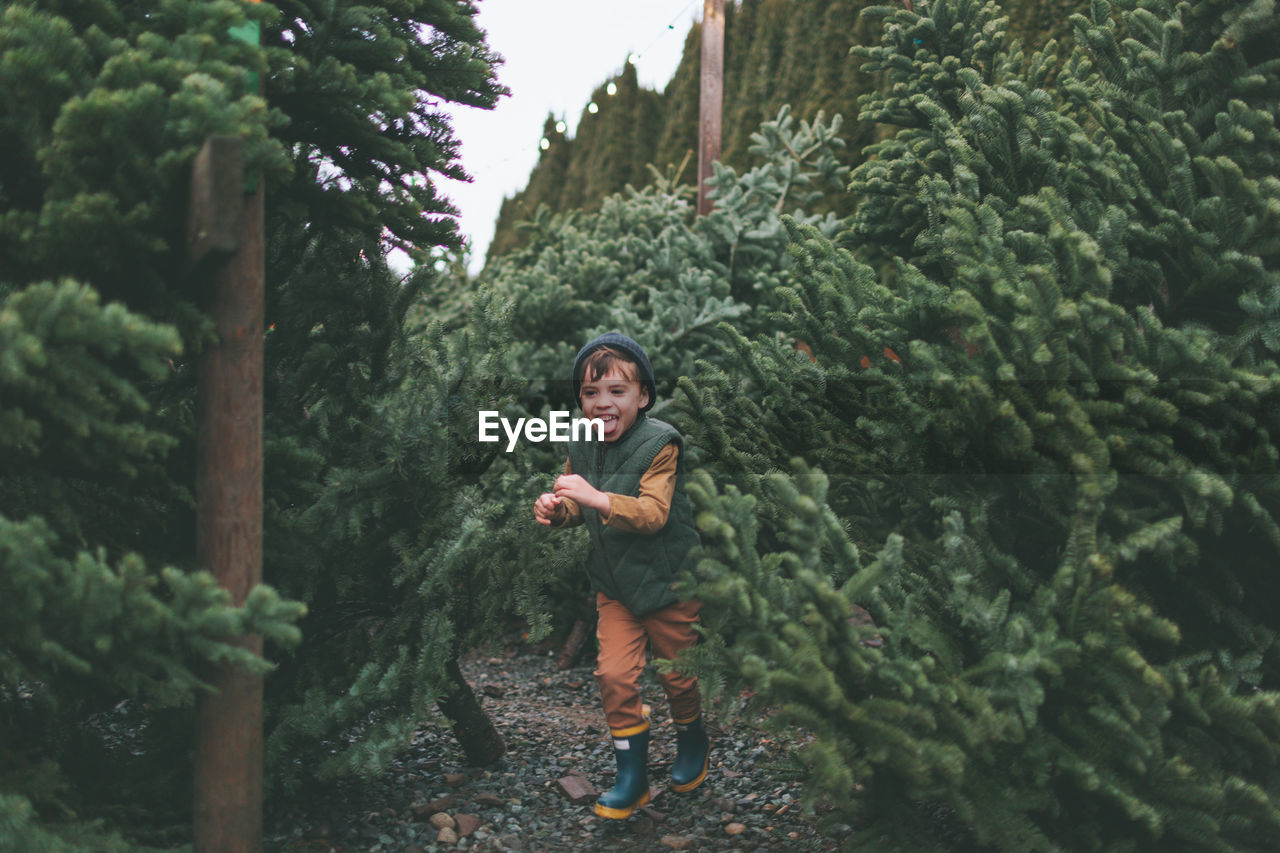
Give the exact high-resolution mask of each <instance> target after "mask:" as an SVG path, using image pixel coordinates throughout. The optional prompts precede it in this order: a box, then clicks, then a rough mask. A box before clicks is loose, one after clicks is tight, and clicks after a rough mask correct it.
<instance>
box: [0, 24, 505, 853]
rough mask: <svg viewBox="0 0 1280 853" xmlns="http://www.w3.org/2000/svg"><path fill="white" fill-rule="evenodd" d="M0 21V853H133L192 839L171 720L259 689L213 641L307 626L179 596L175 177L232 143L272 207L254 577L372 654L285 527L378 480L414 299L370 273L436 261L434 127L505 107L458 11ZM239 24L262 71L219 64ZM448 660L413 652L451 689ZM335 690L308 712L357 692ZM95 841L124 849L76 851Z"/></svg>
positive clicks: (191, 300) (186, 318) (306, 534)
mask: <svg viewBox="0 0 1280 853" xmlns="http://www.w3.org/2000/svg"><path fill="white" fill-rule="evenodd" d="M2 14H3V16H4V17H3V26H0V68H2V69H3V72H0V73H2V76H3V78H4V80H5V86H4V91H3V92H0V130H3V131H4V132H3V134H2V137H3V138H2V141H0V154H2V155H3V156H0V299H2V300H3V305H2V306H0V365H3V366H2V367H0V423H2V424H3V435H2V436H0V448H3V449H2V450H0V453H3V459H4V464H3V465H2V466H0V503H2V504H3V505H4V511H3V518H2V519H0V526H2V528H3V530H2V532H0V560H2V561H3V577H4V580H3V581H2V582H0V583H3V585H4V591H5V592H6V593H8V599H7V602H8V604H7V609H6V611H5V614H6V615H5V622H4V628H3V631H4V634H5V643H4V645H5V653H4V655H3V656H0V660H2V661H3V670H2V674H0V754H3V756H4V761H3V764H4V767H5V770H4V774H3V777H2V778H0V809H2V810H3V811H2V814H0V847H4V848H5V849H9V848H11V847H12V848H13V849H55V848H56V847H57V844H58V843H60V842H57V839H58V838H64V839H66V844H67V845H68V849H70V845H76V844H81V845H83V846H85V847H87V848H89V849H105V848H106V847H108V846H109V845H111V844H116V845H117V846H130V847H132V845H133V844H136V843H138V841H137V837H136V835H137V834H138V833H145V832H146V830H147V828H148V827H149V826H152V825H154V824H156V823H169V824H175V823H176V824H180V823H181V822H182V821H184V820H185V819H186V814H187V813H188V811H189V808H190V797H189V794H187V793H185V792H186V791H188V790H189V784H190V765H189V764H188V762H187V761H186V759H185V756H186V755H187V754H188V752H189V749H190V731H191V721H190V718H189V716H188V715H187V714H186V713H185V706H187V705H189V703H190V701H191V699H192V697H193V695H194V693H195V692H196V691H197V690H199V689H202V687H203V676H204V674H205V673H206V672H207V668H208V666H209V665H210V664H212V663H222V662H231V663H234V664H237V665H243V666H248V667H253V668H256V669H258V670H259V671H262V670H264V669H265V668H266V663H265V661H263V660H261V659H256V658H253V657H251V656H248V655H246V654H244V653H243V652H241V651H238V647H237V646H235V645H229V644H227V642H226V641H227V640H231V639H234V638H235V637H237V636H239V635H241V634H243V633H247V632H258V633H261V634H263V635H264V636H265V637H266V638H267V639H268V640H269V641H272V645H269V646H268V656H269V657H279V656H280V651H281V644H283V643H287V644H289V645H294V644H296V643H297V641H298V632H297V629H296V627H294V623H295V622H297V621H298V619H299V617H300V615H301V613H302V607H301V606H300V605H299V604H297V603H291V602H285V601H282V600H281V599H280V598H279V597H278V596H277V595H276V594H275V593H274V592H272V591H271V589H269V588H267V587H263V588H261V589H259V590H258V591H256V592H254V593H252V594H251V595H250V597H249V600H248V602H246V604H245V606H244V607H243V608H240V609H236V608H232V607H230V606H229V605H228V603H227V599H226V596H225V593H223V592H222V591H221V590H220V589H218V588H217V587H216V585H214V584H213V582H212V580H211V579H210V578H209V577H208V576H207V575H204V574H202V573H198V572H194V571H192V568H193V567H192V563H193V560H194V541H193V540H194V524H193V513H194V501H193V498H192V483H193V481H194V474H193V468H194V466H193V464H192V456H193V443H194V422H193V408H194V396H195V393H194V392H195V388H194V383H195V377H194V374H195V371H194V359H195V356H196V355H197V354H198V353H199V352H200V350H201V349H202V348H203V347H204V346H205V345H206V343H207V341H208V336H209V328H210V326H209V322H208V320H207V319H206V318H205V316H204V315H203V313H202V312H201V311H200V310H199V308H198V297H199V294H198V293H196V292H195V290H196V288H195V286H194V284H193V282H192V280H191V279H190V277H189V276H188V275H187V274H186V272H185V269H184V259H183V257H182V251H181V247H182V245H183V244H184V227H185V220H186V216H185V213H186V188H187V183H188V180H189V173H190V165H191V161H192V158H193V157H194V155H195V153H196V151H197V150H199V147H200V146H201V144H202V143H203V142H204V140H205V139H206V138H207V137H209V136H211V135H232V136H239V137H241V138H243V139H245V140H246V143H247V145H246V155H247V157H246V159H247V167H248V169H249V171H250V172H255V173H259V174H261V176H262V180H263V182H264V183H265V186H266V195H267V198H268V214H267V221H268V228H267V231H268V233H267V235H266V242H267V276H266V278H267V311H268V324H269V325H268V329H267V330H266V351H267V371H266V374H267V400H266V424H265V433H266V470H267V483H266V507H265V513H266V518H265V543H264V550H265V561H264V562H265V566H264V574H265V576H266V579H267V581H268V582H269V583H271V584H272V585H273V587H275V588H276V589H281V590H284V591H285V594H286V595H287V596H289V597H293V598H297V599H307V600H308V603H309V604H311V605H312V607H311V610H310V615H309V617H308V619H309V620H315V622H316V623H322V624H326V625H329V626H330V627H332V626H333V625H334V624H335V623H338V624H339V625H340V627H342V628H343V629H345V630H346V631H348V632H351V633H355V632H359V631H360V630H362V629H363V628H366V627H367V625H361V624H359V623H352V624H347V625H341V620H339V619H335V618H334V615H333V609H334V608H335V607H337V606H338V605H335V604H333V602H332V600H331V599H329V598H326V597H325V596H324V595H323V594H322V593H321V591H328V590H332V589H339V590H340V589H344V588H346V587H348V586H351V585H352V582H351V581H350V580H349V579H348V578H344V576H343V575H344V571H346V570H347V567H344V566H343V565H342V564H341V563H340V562H338V561H336V560H333V559H331V558H328V557H326V556H325V555H324V554H323V553H321V552H319V551H318V549H317V548H316V547H315V546H314V544H313V540H314V537H313V536H311V529H310V528H309V527H308V524H309V519H310V518H311V517H312V516H311V514H309V511H311V513H312V514H317V513H320V512H321V509H320V508H319V507H320V506H328V505H330V504H332V503H333V502H334V501H333V500H332V499H330V498H329V497H328V496H327V493H326V489H328V488H331V487H332V486H331V483H332V479H333V477H332V472H342V473H343V474H344V475H347V474H350V475H353V476H362V475H365V474H367V473H368V472H364V471H359V470H355V467H354V466H355V465H356V464H357V463H367V464H369V465H375V466H376V465H378V464H381V461H380V460H377V459H373V458H371V456H370V454H369V453H368V448H367V447H366V446H364V445H363V444H362V441H366V440H368V437H369V436H368V430H366V429H364V428H363V427H362V426H361V424H362V422H363V421H367V420H368V419H369V418H370V416H371V415H374V414H376V413H377V409H376V407H377V406H380V405H384V404H385V401H386V400H387V398H388V397H389V395H390V394H391V391H392V389H393V388H394V386H395V383H397V382H400V381H402V380H403V379H404V377H405V375H406V373H407V372H408V368H407V365H408V364H411V363H412V362H413V359H414V356H413V355H412V353H410V352H409V351H408V349H407V348H406V347H405V346H404V345H403V341H404V338H405V336H406V335H405V329H404V320H405V316H406V315H407V314H408V311H409V308H410V307H411V306H412V305H413V304H414V301H415V300H416V299H417V298H418V296H419V295H420V294H421V293H422V292H423V291H424V290H425V289H426V288H427V285H428V283H429V282H430V276H428V275H426V274H422V275H419V276H416V277H414V278H411V279H409V280H407V281H401V280H399V278H397V277H396V276H393V275H392V274H391V273H390V271H389V270H388V269H387V267H386V263H385V261H384V260H383V256H384V253H385V252H386V251H387V249H388V248H391V247H398V248H402V249H405V250H406V251H409V252H410V253H413V254H415V255H416V256H418V257H420V258H422V259H424V260H425V259H426V258H428V256H429V255H430V253H431V252H432V251H433V250H435V249H436V248H437V247H438V246H440V245H441V244H445V245H448V244H456V243H457V237H456V233H455V231H454V227H453V224H452V220H451V219H450V218H449V214H451V213H452V212H453V211H452V209H451V207H450V206H449V204H448V202H447V201H446V200H445V199H443V198H441V197H440V196H439V195H438V194H437V193H436V190H435V188H434V184H433V181H432V176H433V175H439V174H445V175H450V176H453V177H458V176H461V175H462V172H461V169H460V167H459V165H458V163H457V157H458V147H457V142H456V140H454V139H453V137H452V134H451V132H450V130H449V125H448V120H447V118H446V116H445V115H444V113H443V111H442V107H441V102H442V101H452V102H458V103H467V104H473V105H478V106H485V105H492V103H493V102H494V101H495V99H496V98H497V97H498V96H499V94H501V92H502V89H501V87H499V86H498V85H497V84H496V83H495V81H494V77H493V66H494V65H495V64H496V62H497V58H496V57H495V56H494V55H492V54H491V53H489V51H488V49H487V47H486V46H485V45H484V42H483V37H482V34H481V33H480V31H479V30H478V29H477V28H476V27H475V25H474V20H473V18H474V8H473V6H472V5H471V4H469V3H463V2H454V0H431V2H424V3H417V4H408V5H405V4H398V5H397V4H391V5H382V6H377V5H374V6H370V5H367V4H364V5H355V4H351V3H345V2H340V3H334V4H328V5H327V6H325V7H323V8H319V7H311V6H308V5H306V4H288V3H281V4H277V5H271V4H245V3H242V2H235V0H219V2H209V3H201V4H194V5H193V4H190V3H185V2H170V0H165V2H160V3H155V4H144V5H143V6H135V5H130V4H117V3H112V2H106V0H102V1H101V2H98V1H97V0H95V2H83V3H82V2H73V3H30V2H14V3H9V4H6V6H5V8H4V10H3V13H2ZM250 22H252V23H254V24H256V25H257V26H258V27H259V28H260V30H261V32H262V38H261V46H257V45H253V44H246V43H243V42H240V41H237V40H235V39H232V38H230V37H229V35H228V30H229V29H230V28H239V27H244V26H245V25H246V24H249V23H250ZM250 74H256V75H257V77H258V79H259V80H260V81H261V83H262V91H263V93H264V96H265V97H260V96H258V95H257V94H256V93H255V92H254V89H255V88H256V87H254V86H253V85H252V83H251V81H250V78H249V75H250ZM424 213H425V214H426V215H424ZM327 483H329V484H330V485H326V484H327ZM351 512H352V513H358V510H352V511H351ZM359 568H363V567H359ZM356 569H357V567H354V566H353V567H351V568H350V570H351V571H355V570H356ZM386 591H387V592H388V594H391V595H395V594H397V593H396V591H395V590H386ZM303 628H304V632H306V631H307V630H308V628H307V625H306V624H304V625H303ZM449 640H450V638H444V639H443V640H442V644H441V645H440V646H437V647H433V648H432V650H431V653H433V654H435V655H436V656H437V658H439V659H448V660H451V658H448V654H449V651H450V649H451V648H452V646H451V645H450V642H449ZM328 648H331V646H324V645H323V644H316V645H309V646H302V647H300V648H299V649H298V651H297V652H296V654H295V655H294V656H293V657H291V658H289V664H290V667H291V670H290V671H289V672H288V673H278V674H276V675H275V676H273V678H272V679H268V683H269V691H270V699H271V710H270V713H269V717H268V725H269V726H272V727H274V726H276V725H278V724H279V721H280V720H284V719H288V717H289V714H290V713H291V709H292V708H294V707H296V706H298V705H303V704H305V703H307V702H310V701H312V699H311V696H310V695H309V694H307V693H306V692H305V689H306V687H307V685H306V683H305V681H304V680H303V678H302V677H301V676H299V675H298V674H299V673H306V672H309V671H314V669H315V668H317V666H318V664H317V660H316V659H315V658H313V657H311V655H312V652H313V650H316V651H318V653H321V654H322V653H324V652H325V651H326V650H327V649H328ZM389 653H390V654H392V655H394V654H396V653H398V652H396V651H392V652H389ZM365 662H367V661H362V662H361V664H363V663H365ZM321 663H324V662H323V661H322V662H321ZM329 663H333V664H334V665H333V666H332V668H331V670H330V671H329V672H328V677H329V681H328V682H327V684H326V687H329V686H331V685H332V684H333V683H340V684H342V686H343V688H345V687H347V686H349V685H350V684H351V683H352V680H354V679H355V678H356V673H358V670H359V666H358V665H357V666H353V667H352V668H351V669H350V670H346V671H344V670H343V669H342V667H341V666H339V665H338V662H337V661H330V662H329ZM348 663H349V661H348ZM277 676H278V681H279V683H278V684H276V683H274V681H275V680H276V679H277ZM344 676H348V678H347V680H346V681H345V682H344V681H343V679H344ZM449 683H452V682H449V681H448V680H447V679H445V680H443V681H442V684H449ZM432 689H434V688H432V687H430V686H427V687H424V690H426V691H428V692H429V691H430V690H432ZM441 690H443V688H441ZM340 693H341V690H336V691H335V695H334V696H331V697H330V699H331V701H330V704H331V705H333V706H335V707H338V708H339V709H340V706H341V705H342V701H341V699H340V698H339V694H340ZM122 700H123V703H122ZM165 708H175V709H177V710H174V711H171V712H165V711H164V709H165ZM395 710H396V711H398V712H400V713H408V714H411V715H420V714H421V713H422V712H423V708H422V707H420V706H414V707H412V709H410V710H408V711H405V710H404V709H403V708H401V709H395ZM104 720H106V721H107V722H109V723H112V724H115V723H118V724H120V725H123V726H126V727H128V728H129V729H130V730H131V731H136V732H139V733H140V735H139V738H140V740H139V741H138V743H137V744H132V745H129V746H130V747H131V748H132V751H133V752H139V753H141V755H140V756H138V757H136V758H135V756H134V755H133V754H131V750H130V749H126V748H124V747H123V746H119V747H118V748H117V746H118V745H113V744H111V743H108V740H109V739H108V738H105V737H103V735H102V727H103V725H105V724H104V722H103V721H104ZM335 720H336V722H335V726H341V725H345V724H346V721H345V720H344V719H343V717H342V714H341V713H340V710H335V711H334V712H333V713H331V714H329V715H327V716H325V717H324V718H323V721H325V722H329V721H335ZM310 734H311V735H312V737H311V739H310V740H304V739H301V738H296V737H295V738H293V740H292V741H291V743H292V744H293V745H294V746H295V747H296V748H297V750H299V751H298V752H296V753H294V754H291V755H289V756H288V758H287V761H283V762H281V766H280V768H279V769H284V770H286V771H288V772H290V773H292V774H293V775H294V776H297V775H298V773H297V771H296V769H295V768H294V762H295V761H297V762H299V763H301V764H303V765H305V766H308V767H314V766H315V765H316V764H317V763H318V762H316V761H313V760H311V759H310V758H308V757H307V756H305V755H304V754H303V753H302V752H301V750H303V749H312V750H315V751H317V752H322V751H323V752H327V750H328V746H327V743H328V739H329V738H331V737H333V736H334V735H335V730H334V729H327V730H313V731H311V732H310ZM375 734H376V733H375ZM379 748H382V749H384V750H385V744H382V745H379V744H376V743H375V744H366V750H365V752H366V753H370V752H374V751H376V750H377V749H379ZM286 776H287V774H279V775H277V776H275V777H274V779H275V781H277V782H280V781H287V779H286ZM108 812H110V813H111V814H112V815H113V817H114V818H115V819H116V821H117V822H118V824H119V825H120V826H122V827H127V828H128V829H129V830H130V831H131V833H134V834H135V838H133V839H131V840H130V841H129V842H124V841H119V840H118V839H117V840H116V841H112V840H111V837H110V833H109V832H108V831H106V830H102V831H99V830H97V829H95V828H94V827H93V826H81V824H83V823H84V822H85V821H87V820H88V819H90V818H93V817H96V816H100V815H105V814H107V813H108ZM68 817H71V818H72V819H71V820H67V818H68ZM45 821H52V823H50V824H49V825H48V826H44V825H43V823H44V822H45ZM24 845H25V846H24Z"/></svg>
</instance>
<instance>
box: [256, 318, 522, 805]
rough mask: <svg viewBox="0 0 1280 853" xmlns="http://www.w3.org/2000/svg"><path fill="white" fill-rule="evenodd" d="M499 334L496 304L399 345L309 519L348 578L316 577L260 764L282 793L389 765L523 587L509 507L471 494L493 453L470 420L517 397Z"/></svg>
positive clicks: (324, 555) (501, 325) (314, 536)
mask: <svg viewBox="0 0 1280 853" xmlns="http://www.w3.org/2000/svg"><path fill="white" fill-rule="evenodd" d="M505 324H506V317H505V313H504V311H503V310H502V309H501V307H500V306H492V305H489V304H486V303H480V304H478V305H477V306H476V310H475V312H474V314H473V321H472V323H471V324H470V325H469V326H468V329H467V330H466V331H465V332H464V331H457V332H452V333H446V332H445V331H444V330H442V329H440V328H438V327H435V328H431V329H428V330H426V332H425V333H424V334H423V335H422V336H421V338H415V339H409V340H404V341H402V342H400V343H399V344H398V345H397V348H396V349H395V350H393V351H392V353H391V358H390V363H391V369H390V372H389V375H388V376H387V377H386V380H385V382H384V383H381V387H382V388H383V389H384V390H383V391H382V392H381V393H380V394H379V395H378V396H377V397H375V398H373V399H372V400H371V401H370V405H369V407H368V410H367V413H366V421H365V423H364V424H363V425H361V426H360V427H358V428H355V429H354V430H353V432H352V441H353V442H354V444H353V446H352V448H351V449H350V451H349V452H348V453H347V454H345V455H344V456H343V458H342V460H341V464H334V465H331V466H330V467H329V469H328V472H327V475H326V483H325V488H324V490H323V491H322V492H321V494H320V496H319V499H318V500H317V501H316V503H315V504H314V505H313V506H312V507H311V508H310V509H309V510H308V511H307V513H306V515H305V517H304V518H303V519H302V523H303V526H304V529H305V530H306V531H307V532H308V533H309V535H310V538H311V540H312V542H313V548H314V554H315V557H316V558H317V559H320V560H324V561H327V562H328V563H329V564H330V565H332V566H335V567H337V566H340V567H341V570H335V569H332V568H331V569H330V570H329V571H325V572H319V573H314V572H313V574H312V577H311V578H310V580H309V582H308V583H307V599H308V600H309V601H311V602H314V603H315V606H314V607H313V614H312V615H311V616H310V617H309V618H308V619H307V621H306V622H305V623H304V628H306V629H307V637H306V641H305V642H304V644H303V646H302V647H301V648H300V650H299V652H298V655H297V660H296V661H295V662H292V663H291V664H289V665H287V666H286V667H285V668H284V670H283V671H282V673H281V678H280V679H279V680H278V683H277V684H276V685H275V687H276V689H277V690H278V691H280V693H282V694H283V696H282V698H287V699H288V700H289V702H288V704H287V705H286V706H284V707H283V708H282V709H281V710H280V712H279V713H280V716H279V720H278V722H277V724H276V725H275V726H274V727H273V729H272V733H271V736H270V739H269V741H268V749H269V762H270V763H271V765H272V766H274V767H277V768H278V769H279V772H280V778H279V781H280V782H282V783H284V784H293V783H295V782H297V781H298V780H299V778H300V777H301V778H307V777H308V776H310V775H312V774H314V775H317V776H321V777H326V776H332V775H336V774H340V773H351V772H375V771H377V770H379V769H381V768H382V767H383V766H385V764H386V762H387V761H388V760H389V758H390V757H391V756H393V755H394V754H395V753H396V752H397V751H399V750H400V749H402V748H403V747H404V746H405V745H406V744H407V742H408V739H409V737H410V736H411V735H412V734H413V732H414V731H415V730H416V728H417V726H418V724H419V723H420V721H421V718H422V716H423V715H424V714H427V713H430V712H431V707H432V705H433V703H434V702H435V701H437V700H438V699H439V698H440V696H441V694H442V692H443V691H445V690H446V689H447V687H448V682H447V680H446V677H445V666H446V664H448V663H449V662H451V661H452V660H453V659H454V658H456V657H457V656H458V655H459V654H461V652H463V651H465V650H467V649H469V648H471V647H472V646H474V645H475V644H476V643H477V642H479V641H481V640H482V639H485V638H487V637H488V636H492V635H493V634H494V633H495V632H496V631H497V630H498V629H500V628H501V627H503V626H504V625H505V620H506V618H507V617H508V615H509V614H510V613H511V612H512V611H513V610H514V608H515V604H514V598H515V596H516V595H517V593H518V592H519V587H518V582H516V583H513V582H512V578H510V577H508V576H507V575H506V574H505V572H506V569H507V567H506V566H505V565H504V564H503V563H502V561H500V560H498V559H494V554H495V552H496V553H499V554H500V553H502V551H503V545H504V543H505V542H506V540H505V539H504V535H503V533H502V532H500V528H501V525H502V521H503V515H504V509H503V507H501V506H499V505H497V504H495V503H493V502H492V501H489V500H487V499H486V496H485V494H484V492H483V490H482V489H481V488H480V485H479V475H480V474H481V473H482V472H484V471H485V470H486V469H488V468H489V466H490V464H491V463H492V461H493V456H494V453H495V452H496V449H495V448H493V447H492V446H485V445H480V444H478V442H477V441H476V413H477V412H478V411H479V410H481V409H495V408H497V409H501V408H508V407H509V402H510V399H511V381H510V380H504V379H502V378H501V377H502V376H503V371H502V370H501V368H500V357H501V354H502V353H504V352H505V350H506V340H505V338H504V335H505ZM400 347H403V348H404V349H403V351H400V350H399V348H400ZM316 417H326V414H325V413H324V412H323V411H320V412H317V413H316ZM512 509H513V510H514V508H512ZM521 516H522V520H524V519H523V514H521ZM481 590H483V591H484V592H483V594H478V593H479V591H481ZM347 732H351V733H356V734H358V735H359V737H358V738H354V739H352V740H351V742H350V743H344V744H343V745H342V746H341V747H340V748H334V749H332V750H331V751H330V754H329V755H328V756H327V757H326V758H325V759H324V760H323V761H322V762H321V763H319V764H318V765H316V766H307V763H306V762H303V761H302V760H301V759H302V758H303V757H304V756H308V755H313V754H315V753H316V752H318V751H319V742H322V741H327V740H330V739H336V738H337V737H338V736H339V735H340V734H343V733H347Z"/></svg>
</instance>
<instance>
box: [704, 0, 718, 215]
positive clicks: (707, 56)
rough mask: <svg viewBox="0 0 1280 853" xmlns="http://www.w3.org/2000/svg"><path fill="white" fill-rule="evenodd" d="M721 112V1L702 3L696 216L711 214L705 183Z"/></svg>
mask: <svg viewBox="0 0 1280 853" xmlns="http://www.w3.org/2000/svg"><path fill="white" fill-rule="evenodd" d="M723 110H724V0H702V87H701V91H700V96H699V98H698V215H699V216H706V215H707V214H708V213H710V212H711V207H712V204H711V199H710V198H708V196H707V189H708V188H707V179H708V178H710V177H711V175H712V170H711V164H712V163H714V162H715V161H717V160H719V159H720V125H721V121H720V117H721V113H722V112H723Z"/></svg>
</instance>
